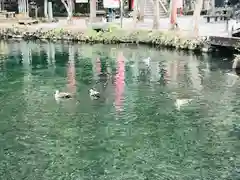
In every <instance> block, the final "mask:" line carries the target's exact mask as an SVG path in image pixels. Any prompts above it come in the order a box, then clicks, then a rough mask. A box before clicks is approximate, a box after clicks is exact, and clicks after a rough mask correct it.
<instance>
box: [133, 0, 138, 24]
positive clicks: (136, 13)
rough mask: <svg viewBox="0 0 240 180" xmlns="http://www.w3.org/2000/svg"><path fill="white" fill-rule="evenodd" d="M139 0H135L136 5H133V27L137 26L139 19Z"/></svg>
mask: <svg viewBox="0 0 240 180" xmlns="http://www.w3.org/2000/svg"><path fill="white" fill-rule="evenodd" d="M138 1H139V0H134V7H133V27H134V28H136V26H137V21H138V4H139V2H138Z"/></svg>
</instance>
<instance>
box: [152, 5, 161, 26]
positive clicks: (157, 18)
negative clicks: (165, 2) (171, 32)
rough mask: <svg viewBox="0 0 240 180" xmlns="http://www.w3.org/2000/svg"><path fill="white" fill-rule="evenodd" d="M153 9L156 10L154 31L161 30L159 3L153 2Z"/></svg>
mask: <svg viewBox="0 0 240 180" xmlns="http://www.w3.org/2000/svg"><path fill="white" fill-rule="evenodd" d="M153 9H154V16H153V29H158V28H159V16H160V13H159V1H158V0H153Z"/></svg>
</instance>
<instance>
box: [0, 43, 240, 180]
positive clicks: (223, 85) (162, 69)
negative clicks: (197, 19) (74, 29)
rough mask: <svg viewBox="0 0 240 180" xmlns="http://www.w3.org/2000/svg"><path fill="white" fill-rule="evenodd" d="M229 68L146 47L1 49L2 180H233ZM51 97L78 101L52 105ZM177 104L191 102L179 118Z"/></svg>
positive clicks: (235, 115)
mask: <svg viewBox="0 0 240 180" xmlns="http://www.w3.org/2000/svg"><path fill="white" fill-rule="evenodd" d="M148 57H150V58H151V60H150V63H149V64H147V63H146V62H145V61H144V59H146V58H148ZM231 61H232V57H223V56H219V55H207V54H202V55H194V54H191V53H190V52H188V53H186V52H177V51H169V50H156V49H154V48H149V47H145V46H133V45H118V46H110V45H83V44H62V43H55V44H53V43H47V42H46V43H39V42H24V41H18V42H17V41H8V42H6V41H1V42H0V62H1V63H0V69H1V71H0V72H1V74H0V75H1V76H0V81H1V83H0V99H1V101H0V107H1V109H0V162H1V163H0V175H1V179H4V180H20V179H24V180H33V179H34V180H42V179H44V180H95V179H96V180H102V179H104V180H112V179H114V180H161V179H163V180H175V179H176V180H193V179H194V180H197V179H199V180H200V179H201V180H203V179H213V180H216V179H218V180H228V179H229V180H232V179H236V180H237V179H239V178H240V151H239V148H240V141H239V140H240V125H239V123H240V121H239V114H240V106H239V105H240V88H239V80H238V77H236V76H232V75H231V63H232V62H231ZM92 87H94V88H95V89H96V90H98V91H99V92H100V93H101V96H100V98H99V99H97V100H93V99H92V98H90V96H89V94H88V90H89V89H90V88H92ZM57 89H58V90H60V91H67V92H70V93H73V94H74V98H72V99H69V100H63V101H56V100H55V98H54V93H55V90H57ZM181 99H189V101H188V102H187V103H185V104H184V105H181V107H179V109H178V108H177V107H176V105H175V104H176V102H177V100H181ZM190 100H191V101H190Z"/></svg>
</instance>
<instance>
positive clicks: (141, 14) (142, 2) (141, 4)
mask: <svg viewBox="0 0 240 180" xmlns="http://www.w3.org/2000/svg"><path fill="white" fill-rule="evenodd" d="M139 1H140V2H139V21H144V6H145V0H139Z"/></svg>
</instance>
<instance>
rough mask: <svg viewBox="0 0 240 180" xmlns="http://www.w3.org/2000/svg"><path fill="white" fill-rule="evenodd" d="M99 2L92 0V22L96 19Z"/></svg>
mask: <svg viewBox="0 0 240 180" xmlns="http://www.w3.org/2000/svg"><path fill="white" fill-rule="evenodd" d="M96 6H97V2H96V0H90V22H91V23H92V22H93V21H94V18H96V8H97V7H96Z"/></svg>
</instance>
